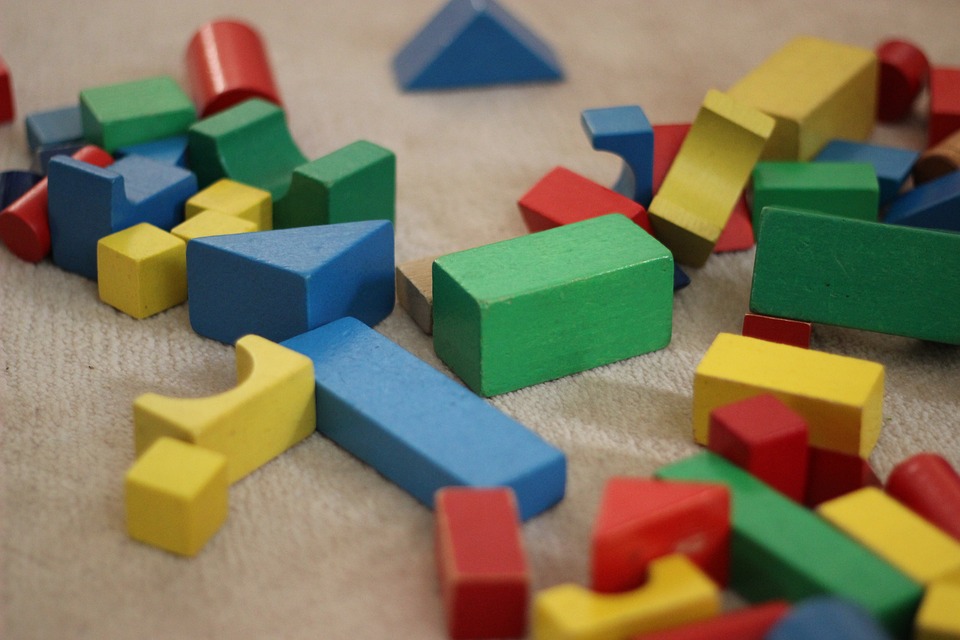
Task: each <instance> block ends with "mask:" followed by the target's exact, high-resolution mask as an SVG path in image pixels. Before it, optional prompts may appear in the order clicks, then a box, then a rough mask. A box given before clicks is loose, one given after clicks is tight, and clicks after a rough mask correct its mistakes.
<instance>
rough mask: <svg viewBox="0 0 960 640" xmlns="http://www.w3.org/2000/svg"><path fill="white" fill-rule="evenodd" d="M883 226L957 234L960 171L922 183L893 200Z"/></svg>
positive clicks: (959, 228)
mask: <svg viewBox="0 0 960 640" xmlns="http://www.w3.org/2000/svg"><path fill="white" fill-rule="evenodd" d="M884 222H888V223H890V224H902V225H906V226H908V227H924V228H926V229H940V230H943V231H960V171H954V172H953V173H948V174H947V175H945V176H940V177H939V178H937V179H936V180H931V181H930V182H925V183H923V184H921V185H920V186H919V187H915V188H914V189H913V190H911V191H908V192H907V193H905V194H903V195H902V196H900V197H899V198H897V199H896V200H894V202H893V204H891V205H890V208H889V209H887V215H886V217H885V218H884Z"/></svg>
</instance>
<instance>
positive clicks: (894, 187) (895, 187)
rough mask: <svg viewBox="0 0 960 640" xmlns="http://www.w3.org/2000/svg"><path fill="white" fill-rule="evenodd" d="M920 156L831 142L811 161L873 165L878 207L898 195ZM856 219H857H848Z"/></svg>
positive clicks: (889, 149) (885, 148) (883, 147)
mask: <svg viewBox="0 0 960 640" xmlns="http://www.w3.org/2000/svg"><path fill="white" fill-rule="evenodd" d="M918 156H919V154H918V153H917V152H916V151H912V150H909V149H899V148H897V147H887V146H883V145H878V144H868V143H866V142H855V141H853V140H831V141H830V142H828V143H827V144H826V146H825V147H824V148H823V149H821V150H820V153H818V154H817V156H816V157H815V158H814V160H816V161H817V162H868V163H870V164H871V165H873V169H874V171H875V172H876V175H877V183H878V186H879V187H880V204H881V205H885V204H887V203H889V202H891V201H893V200H894V199H896V197H897V195H898V194H899V193H900V188H901V187H902V186H903V183H904V182H906V180H907V177H908V176H909V175H910V169H911V168H912V167H913V164H914V162H916V161H917V157H918ZM851 217H856V216H851Z"/></svg>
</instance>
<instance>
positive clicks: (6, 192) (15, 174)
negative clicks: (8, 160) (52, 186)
mask: <svg viewBox="0 0 960 640" xmlns="http://www.w3.org/2000/svg"><path fill="white" fill-rule="evenodd" d="M42 178H43V176H41V175H40V174H37V173H34V172H32V171H17V170H13V171H4V172H2V173H0V210H3V209H6V208H7V207H8V206H10V205H11V204H13V203H14V202H15V201H17V200H19V199H20V196H22V195H23V194H25V193H26V192H27V191H30V189H32V188H33V186H34V185H35V184H37V183H38V182H40V180H41V179H42Z"/></svg>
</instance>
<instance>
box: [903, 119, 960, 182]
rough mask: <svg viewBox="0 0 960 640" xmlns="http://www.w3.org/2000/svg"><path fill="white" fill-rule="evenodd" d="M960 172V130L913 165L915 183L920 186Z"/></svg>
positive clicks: (925, 153)
mask: <svg viewBox="0 0 960 640" xmlns="http://www.w3.org/2000/svg"><path fill="white" fill-rule="evenodd" d="M958 170H960V128H958V129H957V130H956V131H954V132H953V133H951V134H950V135H948V136H947V137H945V138H944V139H943V140H941V141H940V142H938V143H937V144H936V146H933V147H931V148H929V149H927V150H926V151H924V152H923V155H921V156H920V158H919V159H918V160H917V162H916V164H915V165H913V172H912V175H913V183H914V185H920V184H923V183H925V182H930V181H931V180H935V179H937V178H939V177H941V176H945V175H947V174H948V173H953V172H955V171H958Z"/></svg>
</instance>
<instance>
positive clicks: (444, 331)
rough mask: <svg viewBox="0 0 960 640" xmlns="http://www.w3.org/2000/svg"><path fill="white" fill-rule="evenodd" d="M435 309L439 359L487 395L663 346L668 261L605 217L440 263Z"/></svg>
mask: <svg viewBox="0 0 960 640" xmlns="http://www.w3.org/2000/svg"><path fill="white" fill-rule="evenodd" d="M433 305H434V306H433V314H434V316H433V318H434V325H433V343H434V349H435V350H436V352H437V355H438V356H439V357H440V358H441V359H442V360H443V361H444V362H445V363H446V364H447V365H448V366H449V367H450V368H451V369H452V370H453V371H454V373H456V374H457V375H458V376H459V377H460V378H461V379H462V380H463V381H464V382H465V383H466V384H467V386H469V387H470V388H471V389H473V390H474V391H475V392H477V393H479V394H481V395H484V396H492V395H496V394H498V393H505V392H507V391H514V390H516V389H520V388H522V387H526V386H529V385H533V384H537V383H539V382H545V381H547V380H553V379H555V378H560V377H562V376H565V375H570V374H572V373H577V372H579V371H584V370H586V369H590V368H593V367H597V366H600V365H603V364H608V363H610V362H615V361H617V360H623V359H624V358H629V357H632V356H636V355H639V354H642V353H647V352H650V351H654V350H657V349H661V348H663V347H665V346H667V344H669V342H670V337H671V333H672V323H673V256H672V255H671V254H670V251H669V250H668V249H667V248H666V247H664V246H663V245H662V244H660V243H659V242H658V241H657V240H656V239H655V238H653V236H651V235H649V234H648V233H647V232H645V231H644V230H643V229H641V228H640V227H638V226H637V225H636V224H634V223H632V222H630V220H628V219H627V218H626V217H624V216H622V215H619V214H613V215H606V216H602V217H599V218H593V219H591V220H585V221H583V222H578V223H575V224H570V225H566V226H562V227H557V228H555V229H550V230H548V231H541V232H539V233H534V234H530V235H527V236H521V237H519V238H514V239H511V240H505V241H503V242H497V243H495V244H490V245H486V246H483V247H477V248H475V249H469V250H467V251H461V252H459V253H453V254H449V255H446V256H443V257H441V258H438V259H437V260H436V261H435V262H434V264H433Z"/></svg>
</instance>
